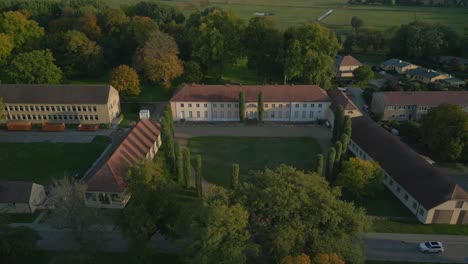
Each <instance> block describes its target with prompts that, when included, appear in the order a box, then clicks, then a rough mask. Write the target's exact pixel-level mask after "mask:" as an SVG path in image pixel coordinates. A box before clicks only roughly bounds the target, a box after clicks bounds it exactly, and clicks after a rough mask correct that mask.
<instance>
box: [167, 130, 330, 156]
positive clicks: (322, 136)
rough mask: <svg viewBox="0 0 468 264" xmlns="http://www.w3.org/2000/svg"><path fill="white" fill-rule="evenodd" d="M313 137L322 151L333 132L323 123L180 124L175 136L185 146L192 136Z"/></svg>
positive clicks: (326, 149)
mask: <svg viewBox="0 0 468 264" xmlns="http://www.w3.org/2000/svg"><path fill="white" fill-rule="evenodd" d="M215 136H219V137H312V138H315V139H316V140H317V142H318V143H319V144H320V147H321V149H322V152H325V153H326V152H327V151H328V148H329V147H330V144H331V142H330V139H331V136H332V132H331V130H330V129H328V128H327V127H325V126H323V125H286V124H284V125H282V124H262V125H243V124H234V123H232V124H227V123H225V124H178V125H176V126H175V137H176V139H177V140H178V142H179V143H180V144H181V145H183V146H185V145H186V144H187V140H188V139H189V138H192V137H215Z"/></svg>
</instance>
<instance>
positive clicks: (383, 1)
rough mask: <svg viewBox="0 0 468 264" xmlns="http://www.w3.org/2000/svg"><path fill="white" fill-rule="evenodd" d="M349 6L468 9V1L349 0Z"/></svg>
mask: <svg viewBox="0 0 468 264" xmlns="http://www.w3.org/2000/svg"><path fill="white" fill-rule="evenodd" d="M348 3H349V4H364V5H369V4H380V5H406V6H441V7H468V0H349V1H348Z"/></svg>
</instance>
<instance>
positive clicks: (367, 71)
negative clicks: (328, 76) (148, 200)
mask: <svg viewBox="0 0 468 264" xmlns="http://www.w3.org/2000/svg"><path fill="white" fill-rule="evenodd" d="M353 75H354V80H355V81H356V82H358V83H360V84H364V83H367V82H369V81H370V80H372V79H374V72H373V71H372V69H371V67H369V66H367V65H363V66H361V67H359V68H357V69H355V70H354V71H353Z"/></svg>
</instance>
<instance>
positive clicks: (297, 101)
mask: <svg viewBox="0 0 468 264" xmlns="http://www.w3.org/2000/svg"><path fill="white" fill-rule="evenodd" d="M241 91H243V92H244V94H245V117H246V119H256V118H257V117H258V115H257V109H258V108H257V102H258V95H259V93H260V92H263V94H264V117H263V119H264V121H270V122H313V121H318V120H326V119H327V117H328V116H329V113H328V111H330V104H331V99H330V97H329V96H328V95H327V93H326V92H325V91H324V90H323V89H322V88H320V87H319V86H316V85H229V84H228V85H198V84H191V85H186V86H184V87H183V88H182V89H180V90H179V91H178V92H176V94H175V95H174V96H173V97H172V99H171V100H170V103H171V108H172V113H173V118H174V121H182V120H185V121H203V122H216V121H224V122H229V121H231V122H233V121H239V94H240V92H241Z"/></svg>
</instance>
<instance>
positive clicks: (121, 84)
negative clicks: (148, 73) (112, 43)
mask: <svg viewBox="0 0 468 264" xmlns="http://www.w3.org/2000/svg"><path fill="white" fill-rule="evenodd" d="M109 83H110V85H112V86H113V87H114V88H115V89H117V91H119V93H121V94H123V95H133V96H138V95H139V94H140V78H139V77H138V73H137V72H136V71H135V69H133V68H131V67H129V66H127V65H120V66H118V67H117V68H115V69H113V70H112V71H111V73H110V77H109Z"/></svg>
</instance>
